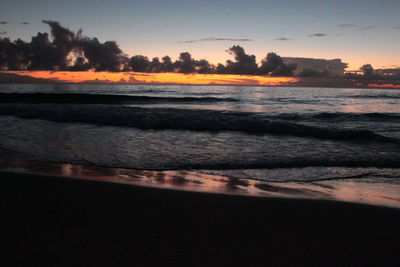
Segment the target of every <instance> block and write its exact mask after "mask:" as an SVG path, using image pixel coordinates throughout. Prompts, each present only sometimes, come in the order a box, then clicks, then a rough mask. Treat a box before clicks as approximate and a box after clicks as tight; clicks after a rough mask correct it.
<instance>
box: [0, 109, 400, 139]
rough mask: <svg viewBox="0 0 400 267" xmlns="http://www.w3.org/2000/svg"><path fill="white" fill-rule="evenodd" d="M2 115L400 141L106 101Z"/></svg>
mask: <svg viewBox="0 0 400 267" xmlns="http://www.w3.org/2000/svg"><path fill="white" fill-rule="evenodd" d="M0 115H13V116H16V117H20V118H37V119H44V120H50V121H56V122H81V123H92V124H101V125H113V126H126V127H135V128H139V129H144V130H147V129H156V130H166V129H170V130H192V131H209V132H219V131H239V132H244V133H248V134H261V135H263V134H271V135H291V136H298V137H312V138H317V139H333V140H345V141H356V142H357V141H358V142H359V141H368V142H386V143H395V144H399V143H400V141H399V140H397V139H395V138H391V137H385V136H382V135H379V134H377V133H374V132H373V131H369V130H356V129H348V128H337V127H328V126H326V127H319V126H311V125H304V124H300V123H294V122H288V121H284V120H272V119H270V118H265V117H263V116H260V115H257V114H255V113H246V112H229V111H215V110H191V109H172V108H151V109H150V108H139V107H124V106H105V105H73V104H70V105H67V104H66V105H62V106H60V105H57V104H2V105H0Z"/></svg>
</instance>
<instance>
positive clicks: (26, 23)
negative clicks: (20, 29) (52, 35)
mask: <svg viewBox="0 0 400 267" xmlns="http://www.w3.org/2000/svg"><path fill="white" fill-rule="evenodd" d="M20 24H22V25H28V24H30V23H29V22H26V21H24V22H21V23H20Z"/></svg>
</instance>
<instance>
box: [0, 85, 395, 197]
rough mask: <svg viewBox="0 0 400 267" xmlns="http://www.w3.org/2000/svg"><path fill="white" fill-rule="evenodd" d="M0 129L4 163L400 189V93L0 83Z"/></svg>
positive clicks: (344, 89)
mask: <svg viewBox="0 0 400 267" xmlns="http://www.w3.org/2000/svg"><path fill="white" fill-rule="evenodd" d="M0 125H1V127H0V157H2V158H13V159H21V160H38V161H46V162H62V163H74V164H84V165H90V166H103V167H112V168H129V169H137V170H154V171H164V170H175V171H176V170H182V171H191V172H196V173H203V174H211V175H220V176H227V177H233V178H238V179H243V178H245V179H251V180H258V181H265V182H280V183H285V182H299V181H300V182H315V181H323V180H335V179H341V180H343V179H368V180H369V181H374V182H375V183H380V182H381V183H386V184H392V185H393V186H395V187H396V188H397V190H398V189H399V185H400V179H399V178H400V90H398V89H397V90H396V89H350V88H318V87H313V88H306V87H301V88H300V87H298V88H297V87H265V86H216V85H209V86H208V85H204V86H203V85H156V84H147V85H127V84H0ZM398 193H399V194H400V192H398Z"/></svg>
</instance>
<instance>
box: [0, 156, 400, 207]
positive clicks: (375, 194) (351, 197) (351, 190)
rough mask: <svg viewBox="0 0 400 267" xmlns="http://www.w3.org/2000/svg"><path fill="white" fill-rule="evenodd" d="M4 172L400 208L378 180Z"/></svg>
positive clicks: (34, 169)
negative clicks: (286, 180) (295, 179)
mask: <svg viewBox="0 0 400 267" xmlns="http://www.w3.org/2000/svg"><path fill="white" fill-rule="evenodd" d="M1 174H2V175H9V174H11V175H12V174H17V175H37V176H45V177H59V178H64V179H78V180H87V181H93V182H107V183H116V184H123V185H127V186H139V187H150V188H155V189H160V190H176V191H187V192H194V193H196V192H197V193H212V194H221V195H236V196H242V197H263V198H286V199H306V200H314V201H320V200H322V201H333V202H344V203H358V204H364V205H375V206H383V207H390V208H397V209H400V196H399V195H398V194H396V192H397V193H399V192H400V184H399V185H396V184H385V183H382V182H379V183H376V182H377V181H376V180H378V179H379V178H377V179H376V180H371V179H368V178H363V179H357V178H347V179H346V178H344V179H334V180H320V181H319V180H314V181H308V182H307V181H302V182H300V181H289V182H269V181H260V180H253V179H243V178H240V179H239V178H234V177H229V176H220V175H212V174H207V173H204V172H196V171H195V170H180V171H179V170H170V171H168V170H165V171H161V170H160V171H150V170H138V169H124V168H108V167H100V166H91V165H81V164H70V163H56V162H43V161H30V160H16V159H6V158H0V175H1ZM396 188H398V190H399V191H396Z"/></svg>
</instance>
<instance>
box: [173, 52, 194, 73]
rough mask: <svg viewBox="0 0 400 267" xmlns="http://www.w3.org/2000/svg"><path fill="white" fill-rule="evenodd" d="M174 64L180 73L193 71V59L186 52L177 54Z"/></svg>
mask: <svg viewBox="0 0 400 267" xmlns="http://www.w3.org/2000/svg"><path fill="white" fill-rule="evenodd" d="M175 66H176V68H177V70H178V72H180V73H193V72H194V70H195V61H194V59H192V55H190V53H188V52H183V53H181V54H180V55H179V60H178V61H176V62H175Z"/></svg>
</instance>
